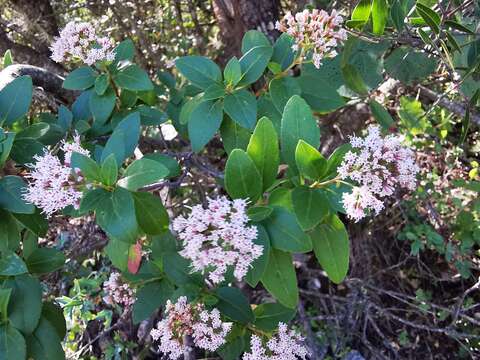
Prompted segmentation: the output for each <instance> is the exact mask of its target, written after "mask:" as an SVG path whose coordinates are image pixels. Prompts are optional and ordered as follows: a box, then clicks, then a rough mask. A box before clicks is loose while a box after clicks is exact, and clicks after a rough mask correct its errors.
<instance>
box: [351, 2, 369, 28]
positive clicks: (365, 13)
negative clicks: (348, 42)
mask: <svg viewBox="0 0 480 360" xmlns="http://www.w3.org/2000/svg"><path fill="white" fill-rule="evenodd" d="M371 11H372V0H360V1H359V3H358V4H357V6H355V8H354V9H353V12H352V17H351V20H352V21H354V22H355V25H356V26H355V27H360V28H361V27H362V26H363V25H365V24H366V23H367V21H368V19H369V18H370V13H371Z"/></svg>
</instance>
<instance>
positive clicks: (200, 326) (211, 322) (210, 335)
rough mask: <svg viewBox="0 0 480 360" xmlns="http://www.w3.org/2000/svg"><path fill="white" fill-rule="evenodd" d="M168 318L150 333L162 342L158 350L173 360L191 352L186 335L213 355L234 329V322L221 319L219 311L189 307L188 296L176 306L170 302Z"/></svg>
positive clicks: (167, 309) (195, 306)
mask: <svg viewBox="0 0 480 360" xmlns="http://www.w3.org/2000/svg"><path fill="white" fill-rule="evenodd" d="M165 315H166V317H165V318H164V319H163V320H162V321H160V322H159V323H158V325H157V328H155V329H153V330H152V331H151V332H150V334H151V335H152V338H153V340H154V341H157V340H160V347H159V351H160V352H162V353H164V354H166V355H168V356H169V358H170V359H178V358H179V357H180V356H181V355H182V354H183V353H184V352H185V351H186V350H188V345H187V344H186V339H185V337H186V336H191V337H192V340H193V344H194V345H195V346H197V347H198V348H201V349H204V350H208V351H211V352H213V351H215V350H217V349H218V348H219V347H220V346H222V345H223V344H224V343H225V337H226V336H227V334H228V333H229V331H230V329H231V328H232V323H226V322H223V321H222V320H221V319H220V312H219V311H218V309H213V310H212V311H208V310H205V308H204V306H203V305H202V304H195V305H192V304H189V303H188V302H187V298H186V297H185V296H182V297H180V298H179V299H178V300H177V302H176V303H175V304H172V302H171V301H170V300H168V301H167V305H166V307H165Z"/></svg>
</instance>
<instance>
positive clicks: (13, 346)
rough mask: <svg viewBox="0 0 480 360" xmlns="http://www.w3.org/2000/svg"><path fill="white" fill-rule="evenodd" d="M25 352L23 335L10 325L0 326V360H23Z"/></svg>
mask: <svg viewBox="0 0 480 360" xmlns="http://www.w3.org/2000/svg"><path fill="white" fill-rule="evenodd" d="M26 357H27V350H26V344H25V339H24V337H23V335H22V334H21V333H20V332H19V331H18V330H17V329H15V328H14V327H13V326H12V325H10V324H4V325H0V359H2V360H10V359H15V360H17V359H18V360H25V359H26Z"/></svg>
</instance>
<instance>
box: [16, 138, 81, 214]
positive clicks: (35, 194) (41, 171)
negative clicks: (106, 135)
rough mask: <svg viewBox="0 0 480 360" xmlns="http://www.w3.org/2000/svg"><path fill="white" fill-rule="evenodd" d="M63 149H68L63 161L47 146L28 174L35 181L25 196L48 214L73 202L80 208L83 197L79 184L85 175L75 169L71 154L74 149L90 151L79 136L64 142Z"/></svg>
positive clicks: (65, 150) (29, 186) (74, 205)
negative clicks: (71, 141)
mask: <svg viewBox="0 0 480 360" xmlns="http://www.w3.org/2000/svg"><path fill="white" fill-rule="evenodd" d="M61 149H62V151H63V152H64V153H65V161H64V163H63V164H62V163H61V162H60V160H59V159H58V157H56V156H54V155H52V154H51V153H50V152H48V150H45V152H44V154H43V155H42V156H39V155H35V156H34V159H35V160H36V162H35V164H29V165H28V166H29V167H31V168H32V171H31V172H30V174H29V175H28V178H30V179H31V180H32V181H31V182H30V184H29V185H28V187H27V190H26V193H25V194H24V195H23V198H24V199H25V201H27V202H29V203H32V204H34V205H36V206H37V207H39V208H41V209H42V211H43V212H44V213H45V214H47V216H51V215H52V214H53V213H54V212H56V211H58V210H61V209H63V208H65V207H67V206H69V205H72V206H73V207H74V208H76V209H77V208H78V206H79V205H80V200H81V198H82V192H81V191H79V189H78V187H79V185H81V183H82V180H83V179H82V177H81V175H80V174H79V173H76V172H72V169H71V168H70V158H71V156H72V153H73V152H78V153H80V154H83V155H86V156H88V155H89V152H88V151H87V150H85V149H84V148H82V147H81V145H80V138H79V137H78V136H75V137H74V142H73V143H67V142H63V144H62V146H61Z"/></svg>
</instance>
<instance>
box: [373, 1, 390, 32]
mask: <svg viewBox="0 0 480 360" xmlns="http://www.w3.org/2000/svg"><path fill="white" fill-rule="evenodd" d="M387 20H388V4H387V1H386V0H373V3H372V23H373V33H374V34H375V35H382V34H383V31H384V30H385V25H386V24H387Z"/></svg>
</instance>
